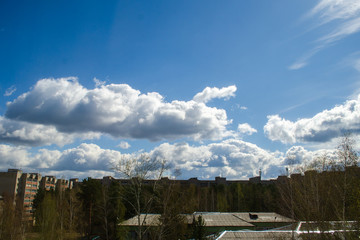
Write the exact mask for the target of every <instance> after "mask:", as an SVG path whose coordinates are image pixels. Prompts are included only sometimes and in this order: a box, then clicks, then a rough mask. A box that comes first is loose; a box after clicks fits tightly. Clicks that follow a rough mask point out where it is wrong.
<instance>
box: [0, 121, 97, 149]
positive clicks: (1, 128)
mask: <svg viewBox="0 0 360 240" xmlns="http://www.w3.org/2000/svg"><path fill="white" fill-rule="evenodd" d="M99 136H100V135H99V134H97V133H92V132H87V133H61V132H58V131H57V130H56V128H55V127H53V126H45V125H41V124H33V123H27V122H22V121H16V120H9V119H6V118H4V117H1V116H0V142H3V143H12V144H15V145H29V146H43V145H51V144H56V145H58V146H64V145H66V144H69V143H72V142H73V141H74V139H76V138H81V139H93V138H98V137H99Z"/></svg>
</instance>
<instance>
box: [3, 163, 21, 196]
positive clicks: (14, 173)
mask: <svg viewBox="0 0 360 240" xmlns="http://www.w3.org/2000/svg"><path fill="white" fill-rule="evenodd" d="M21 175H22V171H21V170H18V169H9V170H8V171H7V172H0V196H2V197H3V196H4V195H6V194H7V196H9V197H11V198H12V199H13V201H14V203H15V198H16V195H17V192H18V187H19V181H20V177H21Z"/></svg>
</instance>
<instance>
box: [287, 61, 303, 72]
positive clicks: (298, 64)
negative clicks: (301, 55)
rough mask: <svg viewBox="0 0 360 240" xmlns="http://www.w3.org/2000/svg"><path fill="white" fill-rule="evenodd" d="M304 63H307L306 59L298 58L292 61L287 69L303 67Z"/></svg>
mask: <svg viewBox="0 0 360 240" xmlns="http://www.w3.org/2000/svg"><path fill="white" fill-rule="evenodd" d="M306 65H307V59H300V60H298V61H296V62H295V63H293V64H292V65H290V66H289V69H290V70H298V69H301V68H303V67H305V66H306Z"/></svg>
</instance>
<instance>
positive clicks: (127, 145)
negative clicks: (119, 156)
mask: <svg viewBox="0 0 360 240" xmlns="http://www.w3.org/2000/svg"><path fill="white" fill-rule="evenodd" d="M118 147H119V148H122V149H128V148H130V147H131V145H130V144H129V143H128V142H125V141H122V142H120V144H119V145H118Z"/></svg>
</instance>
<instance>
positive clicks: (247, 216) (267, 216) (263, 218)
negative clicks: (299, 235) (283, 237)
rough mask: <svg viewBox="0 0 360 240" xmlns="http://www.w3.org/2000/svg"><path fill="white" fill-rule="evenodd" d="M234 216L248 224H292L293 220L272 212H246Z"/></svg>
mask: <svg viewBox="0 0 360 240" xmlns="http://www.w3.org/2000/svg"><path fill="white" fill-rule="evenodd" d="M233 214H234V215H235V216H237V217H239V218H241V219H242V220H244V221H246V222H250V223H257V222H288V223H292V222H294V220H293V219H291V218H287V217H284V216H282V215H280V214H277V213H274V212H247V213H233Z"/></svg>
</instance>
